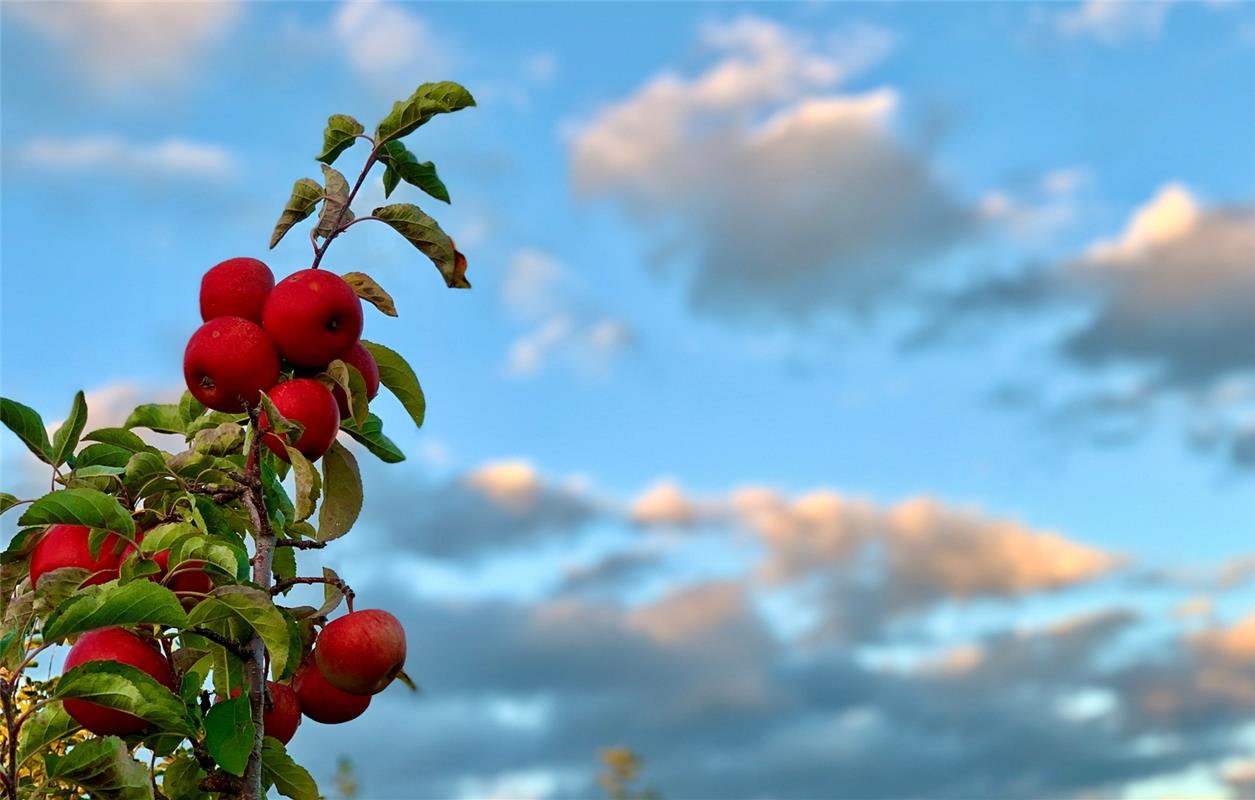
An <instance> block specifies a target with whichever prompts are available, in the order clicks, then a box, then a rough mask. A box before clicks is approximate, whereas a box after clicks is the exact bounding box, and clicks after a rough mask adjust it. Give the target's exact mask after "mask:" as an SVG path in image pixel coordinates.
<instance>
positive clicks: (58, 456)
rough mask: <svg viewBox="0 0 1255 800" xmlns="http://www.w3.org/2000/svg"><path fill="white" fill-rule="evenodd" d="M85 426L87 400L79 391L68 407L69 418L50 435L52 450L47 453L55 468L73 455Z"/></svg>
mask: <svg viewBox="0 0 1255 800" xmlns="http://www.w3.org/2000/svg"><path fill="white" fill-rule="evenodd" d="M85 425H87V400H86V398H84V397H83V392H82V391H81V390H80V391H79V392H78V394H76V395H74V403H73V404H72V405H71V406H70V416H68V417H66V418H65V422H63V423H61V427H60V428H57V432H56V433H54V434H53V435H52V449H51V450H49V451H48V452H49V453H50V454H51V455H52V463H53V464H54V465H55V466H58V467H59V466H61V465H62V464H64V463H65V460H66V459H67V458H69V457H70V456H71V455H73V454H74V448H76V447H78V437H80V436H82V435H83V427H84V426H85Z"/></svg>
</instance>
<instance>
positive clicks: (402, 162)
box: [379, 140, 450, 203]
mask: <svg viewBox="0 0 1255 800" xmlns="http://www.w3.org/2000/svg"><path fill="white" fill-rule="evenodd" d="M379 160H380V161H382V162H383V163H384V165H385V166H386V167H387V168H388V170H390V171H391V172H392V175H393V177H392V178H391V179H390V180H385V181H384V197H388V196H390V195H391V194H392V190H393V189H395V188H396V181H397V180H398V179H400V180H403V181H405V182H406V183H408V184H411V185H414V186H417V187H418V188H420V189H422V190H423V191H424V192H426V193H427V194H429V195H431V196H432V197H434V198H436V199H437V200H443V201H444V202H446V203H448V202H450V201H449V190H448V189H447V188H446V187H445V185H444V181H442V180H440V176H439V175H437V174H436V165H435V164H433V163H431V162H430V161H419V160H418V157H417V156H415V155H414V154H413V153H411V152H410V151H409V148H407V147H406V146H405V145H404V144H402V143H401V142H399V141H396V140H393V141H391V142H388V143H387V144H385V145H384V146H383V147H382V148H381V149H380V151H379ZM386 177H387V176H386V174H385V178H386ZM389 182H391V187H389V185H388V184H389Z"/></svg>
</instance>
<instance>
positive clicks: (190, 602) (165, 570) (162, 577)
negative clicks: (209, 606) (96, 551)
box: [119, 537, 214, 608]
mask: <svg viewBox="0 0 1255 800" xmlns="http://www.w3.org/2000/svg"><path fill="white" fill-rule="evenodd" d="M141 538H142V537H141ZM133 552H135V545H132V544H128V545H127V546H126V549H125V550H123V551H122V557H121V559H120V560H119V563H120V562H121V561H125V560H126V558H127V556H129V555H130V554H131V553H133ZM151 558H152V560H153V561H154V562H155V563H156V564H157V566H158V567H160V569H161V571H160V572H158V573H157V574H155V575H152V576H150V579H151V580H154V581H156V582H157V583H160V584H161V585H163V586H165V587H166V588H167V589H169V590H170V591H172V592H174V593H175V594H176V595H177V596H178V598H179V600H180V601H181V602H182V603H183V606H184V607H185V608H191V607H192V606H194V605H196V604H197V603H199V602H200V601H201V600H203V599H205V595H207V594H209V593H210V592H212V591H213V588H214V582H213V579H212V578H211V577H210V576H209V573H208V572H206V571H205V562H204V561H200V560H197V559H191V560H188V561H183V562H180V563H179V564H178V565H177V566H175V568H174V571H173V572H171V571H170V551H169V550H162V551H160V552H158V553H154V554H153V555H152V556H151Z"/></svg>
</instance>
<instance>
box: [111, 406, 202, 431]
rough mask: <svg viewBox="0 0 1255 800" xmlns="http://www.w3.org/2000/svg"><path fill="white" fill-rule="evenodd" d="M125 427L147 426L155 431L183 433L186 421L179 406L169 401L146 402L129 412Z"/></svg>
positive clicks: (185, 429) (185, 428)
mask: <svg viewBox="0 0 1255 800" xmlns="http://www.w3.org/2000/svg"><path fill="white" fill-rule="evenodd" d="M123 427H125V428H148V429H149V430H153V431H156V432H157V433H185V432H186V431H187V423H186V422H184V421H183V415H182V414H181V413H180V412H179V407H178V406H177V405H174V404H171V403H147V404H145V405H142V406H139V407H138V408H136V409H135V410H134V411H132V412H131V416H129V417H127V418H126V422H125V423H124V424H123Z"/></svg>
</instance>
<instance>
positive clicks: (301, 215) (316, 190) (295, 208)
mask: <svg viewBox="0 0 1255 800" xmlns="http://www.w3.org/2000/svg"><path fill="white" fill-rule="evenodd" d="M321 199H322V187H321V186H319V185H318V183H317V182H315V181H314V180H313V179H312V178H301V179H300V180H299V181H297V182H296V183H295V184H294V185H293V186H292V196H291V197H289V198H288V204H287V206H285V207H284V209H283V213H282V214H280V215H279V221H278V222H277V223H275V230H274V233H272V234H270V249H271V250H273V249H274V247H275V245H277V244H278V243H279V240H280V239H282V238H283V235H284V234H286V233H287V232H288V231H289V230H290V229H291V228H292V226H293V225H295V224H296V223H298V222H300V221H301V220H303V219H305V218H306V217H308V216H309V215H310V214H312V213H314V207H315V206H317V205H318V201H319V200H321Z"/></svg>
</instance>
